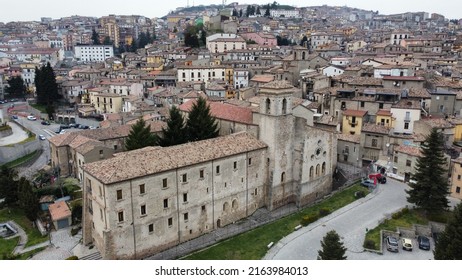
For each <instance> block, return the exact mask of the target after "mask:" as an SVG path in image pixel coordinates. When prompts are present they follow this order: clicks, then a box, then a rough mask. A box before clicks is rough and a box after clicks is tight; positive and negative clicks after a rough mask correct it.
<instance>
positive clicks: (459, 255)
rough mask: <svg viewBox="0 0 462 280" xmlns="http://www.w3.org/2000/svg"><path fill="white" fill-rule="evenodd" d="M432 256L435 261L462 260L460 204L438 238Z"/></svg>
mask: <svg viewBox="0 0 462 280" xmlns="http://www.w3.org/2000/svg"><path fill="white" fill-rule="evenodd" d="M433 254H434V257H435V260H462V203H459V205H457V206H456V208H455V209H454V212H453V214H452V216H451V217H450V218H449V221H448V224H447V225H446V229H445V230H444V231H443V232H442V233H441V234H440V236H439V237H438V243H436V245H435V251H434V252H433Z"/></svg>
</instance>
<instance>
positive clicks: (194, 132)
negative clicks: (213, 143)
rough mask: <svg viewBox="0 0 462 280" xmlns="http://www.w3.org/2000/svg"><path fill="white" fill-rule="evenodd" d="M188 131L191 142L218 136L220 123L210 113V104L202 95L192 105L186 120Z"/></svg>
mask: <svg viewBox="0 0 462 280" xmlns="http://www.w3.org/2000/svg"><path fill="white" fill-rule="evenodd" d="M186 131H187V134H188V140H189V141H190V142H194V141H200V140H205V139H210V138H215V137H217V136H218V133H219V129H218V123H217V122H216V120H215V118H214V117H212V116H211V114H210V106H208V105H207V102H206V101H205V99H204V98H202V97H200V98H199V99H198V100H197V101H196V102H195V103H194V104H193V106H192V108H191V112H189V118H188V121H187V122H186Z"/></svg>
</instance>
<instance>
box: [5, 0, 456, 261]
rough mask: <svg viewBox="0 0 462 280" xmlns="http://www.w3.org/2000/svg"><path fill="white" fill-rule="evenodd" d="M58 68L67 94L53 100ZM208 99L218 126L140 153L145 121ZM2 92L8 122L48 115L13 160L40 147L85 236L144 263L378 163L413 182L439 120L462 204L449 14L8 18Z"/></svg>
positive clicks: (224, 10)
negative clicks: (50, 86)
mask: <svg viewBox="0 0 462 280" xmlns="http://www.w3.org/2000/svg"><path fill="white" fill-rule="evenodd" d="M0 20H1V19H0ZM46 67H51V69H52V70H53V71H52V72H53V74H54V76H55V78H56V84H57V95H56V96H57V98H56V99H53V102H52V103H50V102H49V103H48V104H47V108H46V109H40V108H39V106H37V103H40V102H37V100H38V97H39V95H40V93H39V92H37V83H38V80H39V79H43V74H44V69H46ZM39 77H40V78H39ZM18 80H21V81H22V82H21V85H22V89H23V93H22V94H16V93H13V92H11V90H9V89H11V88H13V81H18ZM199 100H205V101H206V105H207V106H208V108H209V109H210V114H211V116H212V117H213V118H214V119H215V120H216V123H217V127H218V135H219V136H218V137H215V138H210V139H206V140H201V141H195V142H193V141H190V142H186V143H184V144H179V145H173V146H170V147H160V146H148V147H144V148H141V149H135V150H127V148H126V147H127V146H126V140H127V138H128V136H129V134H130V131H131V129H132V128H133V126H134V125H135V124H136V123H137V122H138V121H139V120H140V119H142V120H143V121H144V122H145V123H146V125H147V127H149V129H150V131H151V132H152V133H153V134H155V135H157V136H158V137H162V136H163V134H164V133H165V129H166V128H167V126H168V125H167V121H168V120H169V119H170V112H171V109H172V108H174V107H175V108H178V109H179V111H180V112H181V115H182V116H184V118H185V120H186V119H188V117H189V116H190V115H191V112H192V111H193V110H194V108H195V106H196V104H197V103H198V102H199ZM0 102H1V106H3V107H2V109H1V110H0V125H4V124H5V125H6V123H7V122H8V123H14V122H16V123H18V125H20V126H21V127H23V126H25V127H28V126H29V125H30V123H33V118H37V119H38V120H37V121H36V122H34V124H33V126H35V124H37V126H36V127H35V128H34V129H36V130H37V131H39V130H40V131H39V132H38V134H40V136H43V139H42V138H40V139H38V140H35V142H34V143H35V144H33V143H32V144H30V143H29V144H27V147H24V148H17V147H18V146H17V147H16V148H15V149H10V150H8V149H9V148H8V147H7V146H5V147H3V146H2V147H0V148H1V149H0V156H1V158H0V165H1V164H5V163H8V162H10V161H12V160H15V159H17V158H20V157H22V156H25V155H26V154H27V153H30V152H31V151H35V150H44V152H43V153H42V154H41V155H40V157H41V158H42V160H43V164H42V166H37V168H36V170H33V169H34V168H29V169H28V170H25V171H24V172H25V173H24V174H27V172H30V174H29V175H30V176H29V177H30V178H32V173H31V172H38V171H39V170H40V171H41V172H42V171H43V170H45V171H47V172H49V173H50V174H52V175H51V177H52V179H51V181H53V180H55V179H56V178H57V179H59V178H73V179H74V180H75V181H76V182H77V185H78V186H79V188H80V190H81V193H82V194H81V201H82V203H81V209H82V215H81V227H82V231H81V233H80V234H81V240H82V241H81V243H82V246H86V247H91V248H95V249H96V250H97V251H98V254H99V255H100V257H101V258H103V259H141V258H148V257H150V256H153V255H156V254H158V253H161V252H163V251H165V250H168V249H171V248H174V247H175V246H179V245H181V244H183V243H184V242H188V241H191V240H195V239H197V238H199V237H201V236H203V235H206V234H211V233H213V232H215V231H217V230H218V229H220V228H223V227H226V226H229V225H233V224H235V223H238V222H239V221H241V220H243V219H246V218H248V217H250V216H252V215H254V214H255V213H257V212H258V211H262V210H261V209H265V211H268V212H271V211H276V210H277V209H280V208H281V207H287V206H293V207H295V208H297V209H298V208H303V207H305V206H308V205H311V204H313V203H315V202H319V201H320V200H322V199H323V198H324V197H326V196H329V195H330V194H331V193H332V192H334V191H336V190H337V189H339V188H340V187H341V186H342V185H343V184H345V183H346V182H348V181H352V180H355V179H359V178H361V177H362V176H367V175H368V174H370V173H380V174H382V176H386V177H388V178H389V179H392V180H396V181H400V182H403V183H408V182H412V177H413V175H414V174H415V172H416V166H417V161H418V159H419V158H421V157H422V151H421V145H422V144H423V143H424V141H425V140H426V137H427V136H428V135H429V134H430V132H431V131H432V130H433V129H436V130H437V131H438V132H439V133H441V134H442V135H443V138H444V139H443V142H444V152H445V157H446V168H447V170H448V174H447V178H448V185H449V192H450V196H451V197H452V198H453V199H456V200H461V199H462V194H461V187H462V181H461V177H462V156H461V154H460V152H461V150H462V115H461V112H462V19H448V18H445V16H443V15H440V14H436V13H429V12H404V13H401V14H393V15H383V14H380V13H379V11H366V10H361V9H356V8H350V7H346V6H343V7H332V6H326V5H324V6H315V7H314V6H313V7H303V8H298V7H292V6H287V5H282V4H277V3H276V2H274V3H273V4H268V5H261V6H259V5H250V4H243V3H229V4H227V5H211V6H207V7H204V6H192V7H183V8H178V9H176V10H175V11H172V12H171V13H169V14H168V15H166V16H164V17H162V18H147V17H145V16H142V15H113V14H110V15H107V16H103V17H100V18H94V17H86V16H72V17H66V18H60V19H52V18H42V19H41V21H28V22H8V23H2V22H0ZM18 117H19V120H18ZM28 120H29V121H28ZM50 123H51V125H50ZM52 127H53V128H56V129H52ZM0 133H2V134H0V135H1V136H2V137H1V138H3V137H6V136H9V134H7V133H6V132H5V133H3V132H2V130H0ZM12 133H15V132H14V130H13V132H12ZM38 134H37V135H38ZM42 134H43V135H42ZM26 138H27V137H26ZM42 140H45V141H42ZM0 141H1V140H0ZM0 144H3V143H2V142H0ZM7 144H9V143H7ZM24 145H26V144H24ZM10 148H11V147H10ZM13 150H14V151H13ZM18 151H21V153H19V152H18ZM43 165H46V167H47V168H45V169H43ZM374 184H377V182H376V181H375V182H374ZM42 198H43V199H44V200H42V199H41V203H49V204H47V207H49V209H50V210H49V211H50V213H51V212H52V210H53V211H54V213H55V214H54V215H55V217H51V219H52V220H51V222H50V224H53V226H54V227H55V229H60V228H66V227H69V226H71V224H72V219H71V218H70V211H71V210H72V209H69V204H66V203H63V201H64V200H60V201H58V202H57V203H59V204H60V206H59V207H58V206H56V207H58V208H59V209H54V208H56V207H55V206H53V203H51V202H53V201H54V200H53V198H51V200H46V199H50V197H49V196H48V197H47V198H45V197H42ZM50 203H51V204H50ZM54 204H56V203H54ZM48 205H49V206H48ZM63 208H64V209H65V210H63ZM46 209H48V208H46ZM62 211H65V213H64V214H63V213H62ZM52 216H53V214H52ZM44 227H45V229H44V230H45V231H46V230H47V229H46V228H47V227H48V226H44Z"/></svg>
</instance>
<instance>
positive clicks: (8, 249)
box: [0, 237, 19, 260]
mask: <svg viewBox="0 0 462 280" xmlns="http://www.w3.org/2000/svg"><path fill="white" fill-rule="evenodd" d="M18 242H19V237H16V238H13V239H8V240H6V239H3V238H0V260H3V256H4V255H8V254H11V253H12V252H13V250H14V247H16V245H17V244H18Z"/></svg>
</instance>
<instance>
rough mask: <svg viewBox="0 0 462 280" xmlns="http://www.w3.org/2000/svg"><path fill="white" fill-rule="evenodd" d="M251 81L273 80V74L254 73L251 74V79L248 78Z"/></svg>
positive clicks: (266, 81) (267, 81)
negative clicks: (253, 74)
mask: <svg viewBox="0 0 462 280" xmlns="http://www.w3.org/2000/svg"><path fill="white" fill-rule="evenodd" d="M250 81H252V82H257V83H269V82H272V81H274V76H273V75H255V76H253V78H252V79H250Z"/></svg>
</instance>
